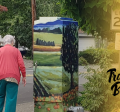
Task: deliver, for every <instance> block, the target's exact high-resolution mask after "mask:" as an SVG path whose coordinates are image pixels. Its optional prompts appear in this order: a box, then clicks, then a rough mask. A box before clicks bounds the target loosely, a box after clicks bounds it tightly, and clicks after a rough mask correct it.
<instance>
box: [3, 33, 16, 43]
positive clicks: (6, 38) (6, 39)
mask: <svg viewBox="0 0 120 112" xmlns="http://www.w3.org/2000/svg"><path fill="white" fill-rule="evenodd" d="M12 42H13V44H15V39H14V36H12V35H5V36H4V37H3V43H4V45H6V44H12Z"/></svg>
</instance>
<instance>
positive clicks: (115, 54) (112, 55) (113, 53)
mask: <svg viewBox="0 0 120 112" xmlns="http://www.w3.org/2000/svg"><path fill="white" fill-rule="evenodd" d="M108 52H110V59H112V63H118V61H119V51H117V50H108Z"/></svg>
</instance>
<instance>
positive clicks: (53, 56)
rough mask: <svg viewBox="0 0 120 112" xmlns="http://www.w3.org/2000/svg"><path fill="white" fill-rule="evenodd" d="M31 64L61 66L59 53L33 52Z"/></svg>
mask: <svg viewBox="0 0 120 112" xmlns="http://www.w3.org/2000/svg"><path fill="white" fill-rule="evenodd" d="M33 55H34V57H33V63H35V62H37V66H62V61H61V53H60V52H38V51H34V52H33Z"/></svg>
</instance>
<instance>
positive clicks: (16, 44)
mask: <svg viewBox="0 0 120 112" xmlns="http://www.w3.org/2000/svg"><path fill="white" fill-rule="evenodd" d="M15 47H16V48H18V40H17V39H16V40H15Z"/></svg>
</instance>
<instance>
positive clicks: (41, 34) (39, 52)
mask: <svg viewBox="0 0 120 112" xmlns="http://www.w3.org/2000/svg"><path fill="white" fill-rule="evenodd" d="M77 37H78V35H77V22H75V23H72V22H70V21H68V22H67V21H65V22H63V20H62V21H61V20H55V21H52V22H46V23H41V24H37V25H34V45H33V47H34V56H33V57H34V60H33V62H34V100H35V112H39V110H40V111H43V110H44V112H58V111H59V112H63V111H64V112H65V111H66V107H67V106H70V105H73V103H74V104H76V98H77V93H76V91H77V88H78V72H77V71H78V64H77V62H78V57H77V55H78V38H77ZM53 110H54V111H53Z"/></svg>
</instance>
